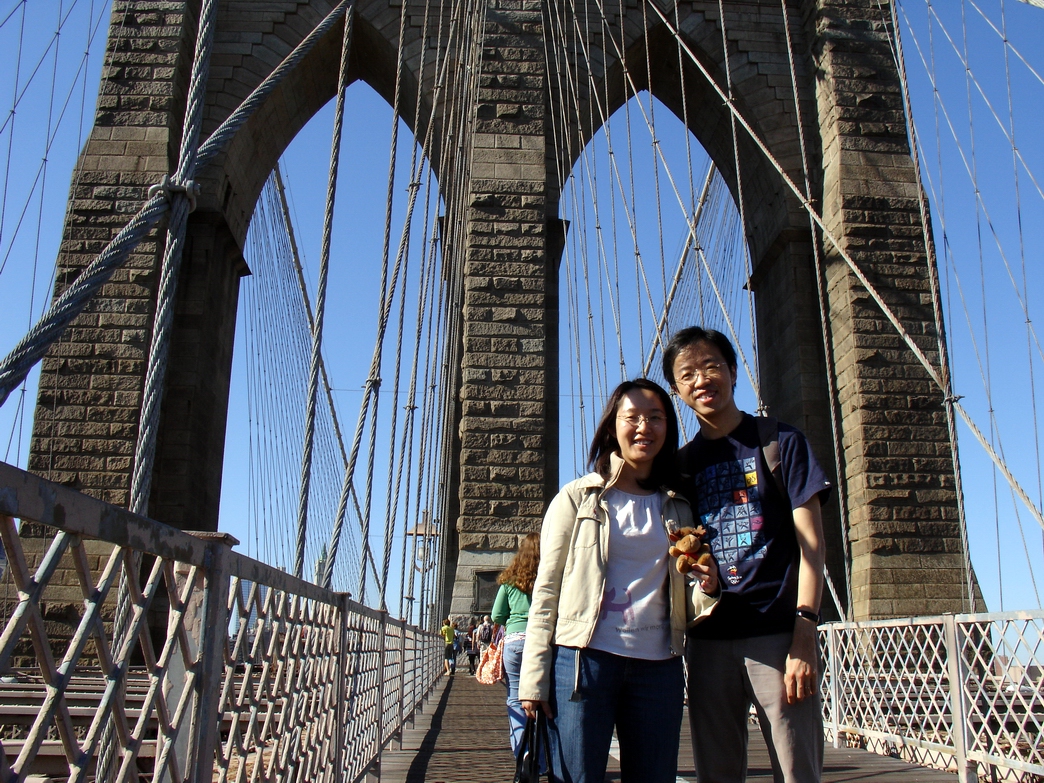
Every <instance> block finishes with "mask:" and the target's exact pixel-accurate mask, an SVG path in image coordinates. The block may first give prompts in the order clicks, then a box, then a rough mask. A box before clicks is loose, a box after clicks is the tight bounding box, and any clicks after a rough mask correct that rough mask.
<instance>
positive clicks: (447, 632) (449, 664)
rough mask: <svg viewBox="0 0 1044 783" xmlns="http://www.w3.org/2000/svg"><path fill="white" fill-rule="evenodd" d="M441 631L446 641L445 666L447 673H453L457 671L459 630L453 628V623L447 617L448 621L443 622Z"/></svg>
mask: <svg viewBox="0 0 1044 783" xmlns="http://www.w3.org/2000/svg"><path fill="white" fill-rule="evenodd" d="M439 633H440V634H442V638H443V640H444V641H445V642H446V652H445V655H444V657H443V666H444V667H445V670H446V674H453V673H455V672H456V671H457V652H456V650H454V649H453V648H454V645H455V642H456V641H457V632H456V630H454V628H453V623H451V622H450V619H449V618H448V617H447V618H446V622H444V623H443V624H442V627H441V628H440V629H439Z"/></svg>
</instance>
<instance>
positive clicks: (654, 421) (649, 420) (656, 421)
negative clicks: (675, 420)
mask: <svg viewBox="0 0 1044 783" xmlns="http://www.w3.org/2000/svg"><path fill="white" fill-rule="evenodd" d="M616 419H617V421H625V422H627V423H628V424H629V425H630V426H632V427H634V428H635V429H638V428H639V427H640V426H641V425H642V422H643V421H644V422H645V423H646V424H648V425H649V426H650V427H666V426H667V417H666V416H661V415H660V414H659V413H654V414H653V415H652V416H617V417H616Z"/></svg>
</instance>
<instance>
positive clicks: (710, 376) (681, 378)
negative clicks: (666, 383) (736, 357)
mask: <svg viewBox="0 0 1044 783" xmlns="http://www.w3.org/2000/svg"><path fill="white" fill-rule="evenodd" d="M724 375H725V363H724V362H708V363H707V364H705V365H703V367H697V368H695V369H692V370H684V371H683V372H680V373H678V374H677V375H675V376H674V380H675V382H677V383H684V384H685V385H687V386H688V385H690V384H693V383H696V382H697V381H699V379H700V378H704V379H706V380H708V381H716V380H718V379H719V378H721V377H723V376H724Z"/></svg>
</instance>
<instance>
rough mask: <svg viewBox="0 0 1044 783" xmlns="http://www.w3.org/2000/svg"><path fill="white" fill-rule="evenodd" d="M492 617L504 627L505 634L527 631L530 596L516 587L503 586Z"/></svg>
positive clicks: (491, 614)
mask: <svg viewBox="0 0 1044 783" xmlns="http://www.w3.org/2000/svg"><path fill="white" fill-rule="evenodd" d="M490 617H491V618H493V622H495V623H499V624H500V625H503V626H504V632H505V633H521V632H523V631H525V630H526V623H527V622H528V621H529V595H528V594H527V593H523V592H522V591H521V590H519V589H518V588H517V587H515V586H514V585H501V586H500V590H498V591H497V599H496V600H495V601H494V602H493V611H492V612H491V613H490Z"/></svg>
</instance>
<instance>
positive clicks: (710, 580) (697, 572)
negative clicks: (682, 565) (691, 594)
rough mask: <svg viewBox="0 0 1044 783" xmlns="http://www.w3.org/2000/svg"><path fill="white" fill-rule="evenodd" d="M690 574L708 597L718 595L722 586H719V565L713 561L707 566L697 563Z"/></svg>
mask: <svg viewBox="0 0 1044 783" xmlns="http://www.w3.org/2000/svg"><path fill="white" fill-rule="evenodd" d="M689 573H690V575H691V576H693V577H695V579H696V583H697V584H698V585H699V586H700V589H701V590H702V591H703V592H705V593H706V594H707V595H717V593H718V590H719V589H720V587H721V585H719V584H718V564H717V563H716V562H714V560H713V559H712V560H711V561H710V562H709V563H707V564H706V565H700V564H699V563H696V564H695V565H693V567H692V571H690V572H689Z"/></svg>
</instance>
